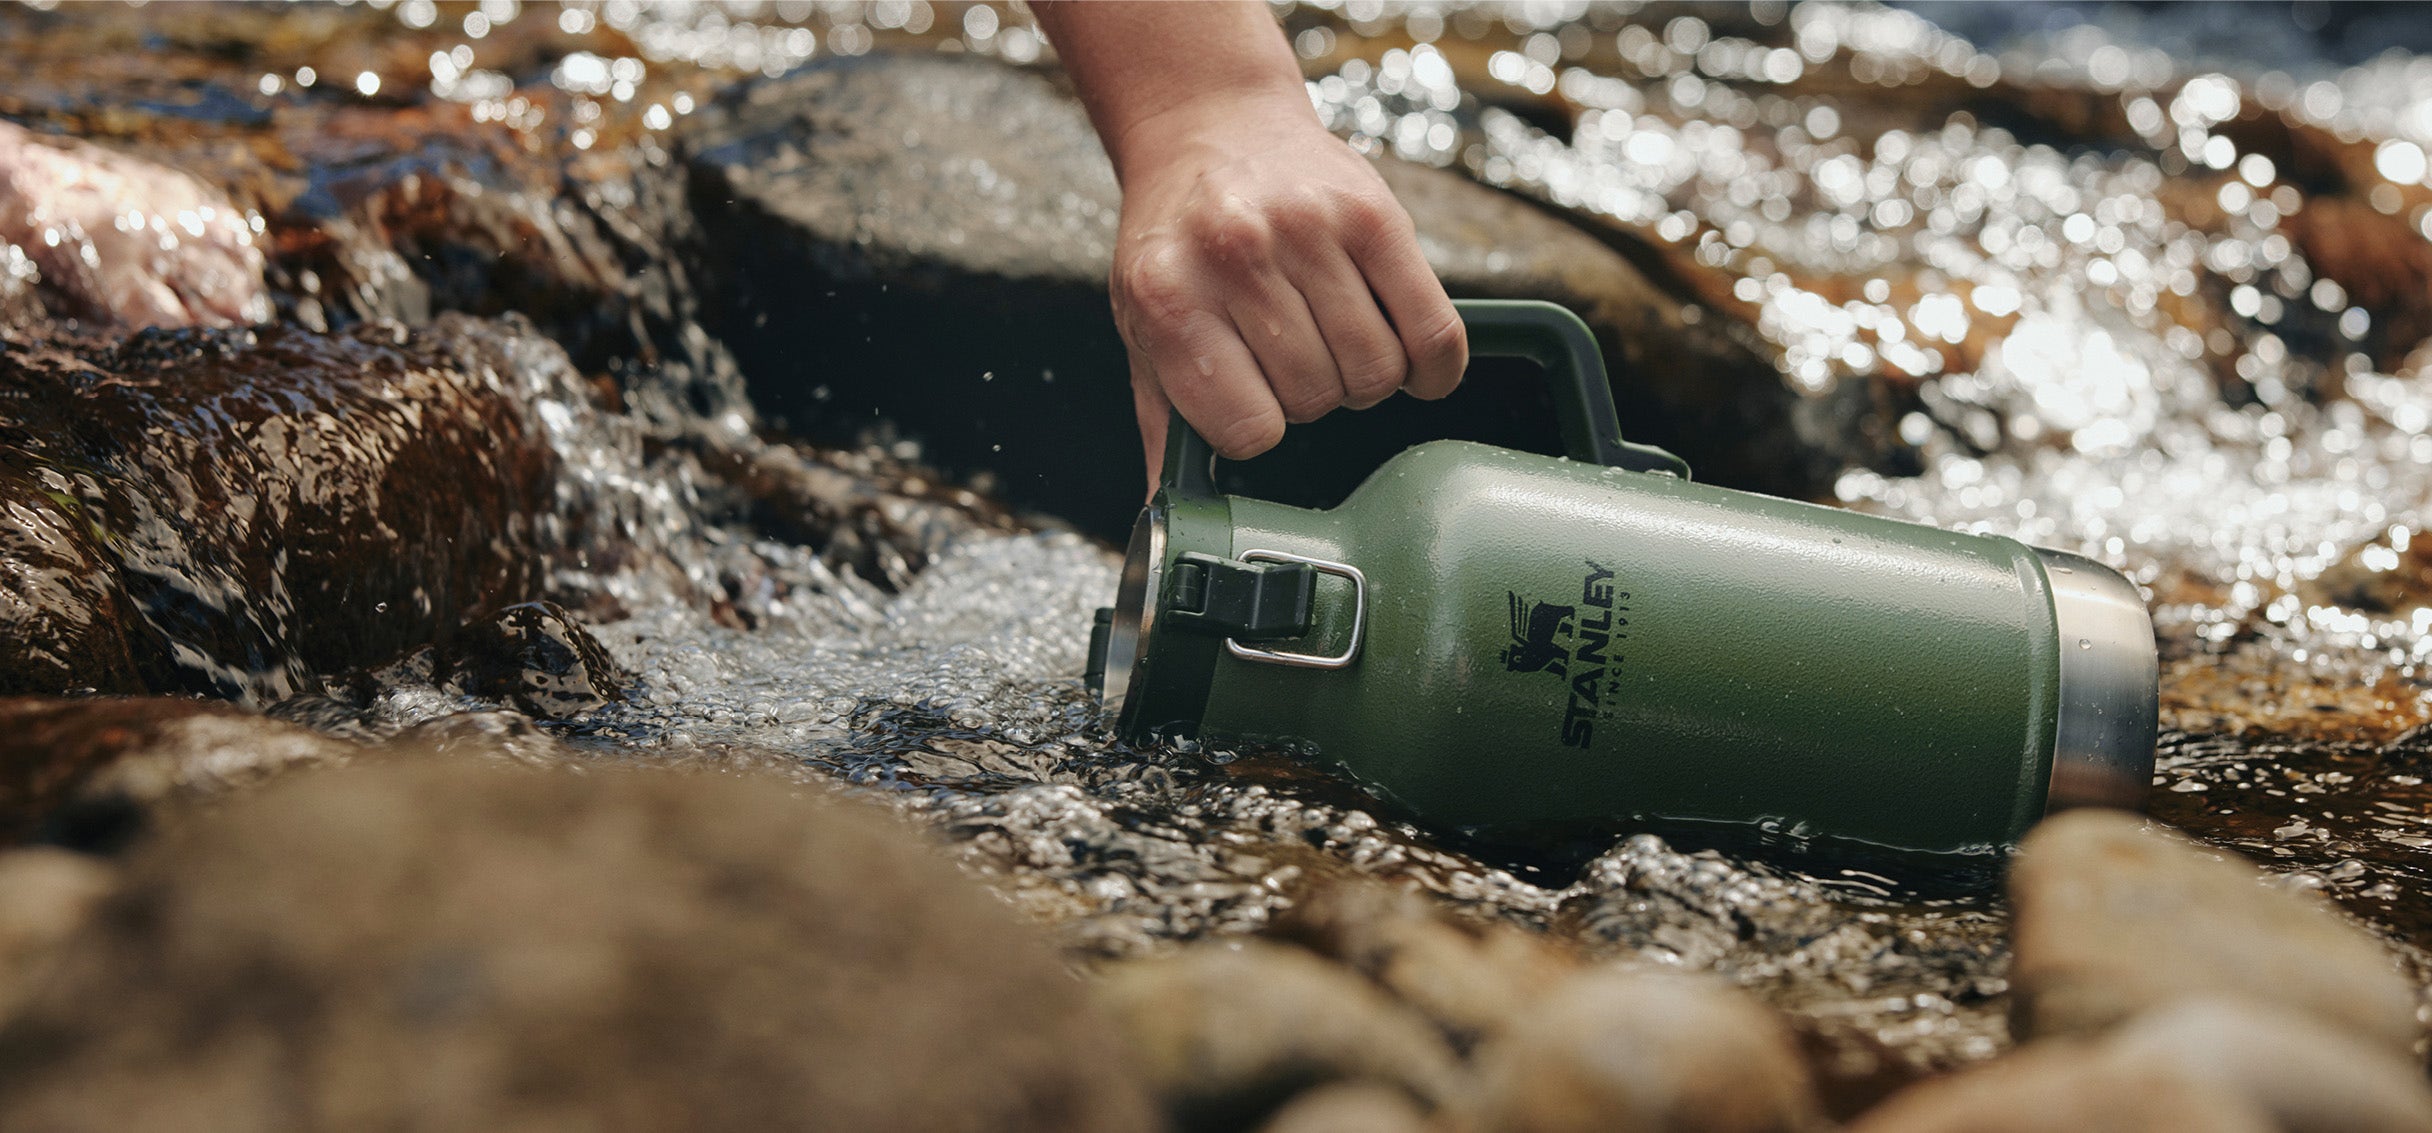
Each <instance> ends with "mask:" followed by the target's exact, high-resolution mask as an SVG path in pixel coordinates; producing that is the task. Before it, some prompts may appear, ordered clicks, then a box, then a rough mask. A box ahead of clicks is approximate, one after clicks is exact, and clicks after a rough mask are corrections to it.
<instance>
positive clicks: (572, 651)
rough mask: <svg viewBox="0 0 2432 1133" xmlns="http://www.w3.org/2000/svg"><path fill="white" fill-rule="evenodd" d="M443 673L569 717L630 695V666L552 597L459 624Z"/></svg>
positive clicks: (481, 692)
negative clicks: (626, 689)
mask: <svg viewBox="0 0 2432 1133" xmlns="http://www.w3.org/2000/svg"><path fill="white" fill-rule="evenodd" d="M440 669H441V677H442V679H443V680H448V681H452V682H453V683H454V684H455V685H456V686H457V687H459V688H461V689H463V690H464V691H465V692H468V693H471V694H473V695H475V696H485V697H490V698H493V699H497V700H508V701H512V702H514V704H515V705H516V706H517V707H519V708H522V709H523V710H524V711H526V712H529V713H531V714H533V715H534V716H540V717H545V718H547V719H551V720H565V719H570V718H572V717H575V716H579V715H582V714H583V713H585V712H589V711H591V710H593V709H595V708H600V707H602V706H604V705H607V704H608V703H610V702H611V701H617V700H623V699H624V698H625V687H626V686H627V685H629V684H631V683H632V681H633V676H632V674H630V673H628V672H626V671H625V670H624V668H623V667H622V666H620V665H618V664H617V663H616V658H614V657H611V656H609V655H608V650H607V649H606V648H605V647H603V646H602V645H601V644H600V643H599V639H598V638H595V637H593V636H591V631H589V630H586V629H584V628H583V627H582V625H581V623H579V622H577V621H575V620H574V615H573V614H571V613H568V612H567V611H566V608H565V607H563V606H560V605H558V604H557V603H555V602H518V603H516V604H515V605H512V606H508V607H506V608H505V609H502V610H499V611H498V612H496V613H494V614H490V615H488V616H485V617H480V618H476V619H474V620H472V621H469V622H466V623H465V624H464V625H463V626H462V627H460V628H458V629H457V631H456V634H455V636H454V637H452V638H450V639H449V640H448V642H447V648H446V649H445V650H443V651H442V653H441V660H440Z"/></svg>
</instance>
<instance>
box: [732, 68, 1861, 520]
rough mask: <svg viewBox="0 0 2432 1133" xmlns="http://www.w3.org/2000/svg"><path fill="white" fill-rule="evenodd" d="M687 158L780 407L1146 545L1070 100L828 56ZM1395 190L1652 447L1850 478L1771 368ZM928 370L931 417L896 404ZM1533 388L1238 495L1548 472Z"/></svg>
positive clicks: (1574, 232) (1555, 227)
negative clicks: (1517, 465)
mask: <svg viewBox="0 0 2432 1133" xmlns="http://www.w3.org/2000/svg"><path fill="white" fill-rule="evenodd" d="M686 144H687V146H688V147H689V151H690V158H689V160H690V168H691V176H692V200H693V204H694V208H695V209H696V210H697V211H698V212H699V214H700V218H701V224H702V227H703V231H704V234H705V239H706V243H707V248H708V253H707V254H708V256H709V259H710V261H711V262H713V263H716V264H719V265H722V266H724V267H726V268H728V269H729V270H721V271H715V272H709V273H705V276H706V277H707V278H709V279H712V280H715V281H716V282H717V284H718V285H719V286H720V287H722V288H723V289H724V290H725V294H724V295H723V296H721V297H720V299H719V300H718V301H713V302H709V303H706V304H704V311H705V312H706V313H707V314H706V316H705V317H706V318H707V320H708V324H709V329H710V330H711V331H712V332H713V333H715V334H717V335H718V336H719V337H721V338H723V339H725V340H726V341H727V342H729V343H730V344H732V345H733V346H734V348H735V350H736V353H737V356H738V357H739V358H740V359H741V361H742V363H743V366H744V370H745V372H746V373H748V374H750V375H751V377H752V380H753V383H754V390H753V392H754V395H755V397H756V398H757V399H758V400H759V401H760V402H761V404H762V405H763V406H764V407H766V408H767V409H769V410H770V411H771V412H773V413H777V414H781V415H783V416H785V417H786V418H787V420H788V421H789V423H790V424H791V425H792V426H793V427H794V428H796V429H797V430H800V431H804V432H806V433H807V434H808V435H810V436H812V437H813V438H815V439H818V440H821V441H823V442H827V443H849V442H851V441H852V440H853V439H854V438H855V436H856V435H857V434H858V433H859V432H861V431H863V430H865V429H868V428H870V427H871V426H873V425H875V424H876V423H877V420H878V418H879V417H881V416H883V417H884V418H886V419H887V420H889V421H891V422H893V423H894V424H896V425H899V426H900V427H901V428H902V430H903V431H904V432H905V433H906V434H907V435H909V436H911V437H914V438H917V439H918V440H920V441H921V442H922V443H923V445H924V446H925V448H924V451H925V453H926V456H927V458H928V459H930V460H932V461H933V462H935V463H937V464H939V465H941V466H942V467H944V468H945V469H946V471H948V472H949V473H952V474H958V475H970V474H973V473H976V472H979V471H981V470H988V471H990V472H991V473H992V474H993V475H995V476H996V477H997V479H998V483H999V484H1000V485H1001V487H1002V491H1003V492H1004V494H1005V496H1006V497H1007V498H1008V499H1009V500H1010V501H1012V502H1013V503H1015V504H1017V505H1021V506H1026V507H1034V508H1045V509H1048V510H1052V511H1054V512H1056V513H1057V514H1060V515H1063V516H1066V517H1069V518H1071V519H1072V520H1074V521H1075V522H1076V523H1078V524H1080V525H1082V526H1084V527H1087V528H1091V529H1095V530H1099V531H1102V532H1111V533H1116V534H1119V533H1120V531H1121V530H1122V529H1124V528H1127V527H1128V525H1129V523H1130V520H1131V516H1132V513H1133V511H1135V510H1136V509H1137V507H1138V503H1139V501H1138V494H1139V493H1138V468H1139V453H1138V446H1137V445H1136V443H1134V441H1133V439H1132V438H1133V437H1134V436H1135V435H1136V430H1135V427H1134V423H1133V420H1132V410H1131V400H1130V398H1129V396H1128V392H1127V390H1128V381H1129V369H1128V367H1127V365H1126V363H1125V361H1124V356H1123V352H1122V346H1121V343H1120V341H1119V340H1118V339H1117V338H1116V335H1115V330H1114V326H1113V323H1112V320H1111V319H1109V318H1108V316H1107V313H1106V312H1107V307H1106V302H1107V299H1106V275H1107V271H1108V266H1109V264H1110V263H1111V262H1112V257H1113V250H1114V237H1115V220H1116V216H1117V214H1118V212H1119V211H1120V207H1121V194H1120V191H1119V189H1118V187H1117V186H1116V184H1115V180H1114V176H1113V173H1112V171H1111V169H1110V168H1109V166H1108V164H1107V161H1106V158H1105V156H1104V154H1103V152H1102V151H1101V150H1100V148H1099V145H1098V141H1097V138H1096V135H1095V134H1093V133H1092V132H1091V130H1090V127H1089V123H1088V120H1087V118H1086V116H1085V115H1084V114H1083V113H1082V111H1081V108H1080V106H1079V105H1078V104H1077V103H1076V102H1074V101H1073V99H1072V98H1071V97H1070V96H1069V95H1068V94H1067V93H1065V92H1064V91H1063V90H1062V89H1061V88H1060V87H1059V85H1058V84H1057V82H1056V81H1055V80H1054V79H1051V78H1049V77H1047V76H1044V75H1040V74H1036V73H1032V72H1028V71H1024V70H1020V69H1016V68H1013V67H1009V66H1006V65H1004V64H1001V63H998V62H995V61H992V60H986V59H979V58H970V57H953V56H911V55H904V56H888V55H884V54H880V55H872V56H866V57H861V58H850V59H839V60H832V61H827V62H822V63H818V64H815V65H813V66H810V67H807V68H805V69H803V70H801V71H799V72H796V73H794V74H792V75H789V76H786V77H784V78H782V79H775V80H769V81H765V82H756V83H751V84H748V85H746V86H743V87H742V88H740V89H738V90H736V91H734V92H732V93H730V94H729V95H728V96H727V97H726V98H725V99H724V100H723V101H722V102H721V103H720V104H719V106H718V107H717V108H716V109H715V110H713V111H712V112H710V113H708V114H706V115H705V116H704V117H703V118H702V121H701V124H700V125H699V126H698V127H697V128H696V130H695V132H694V133H693V134H692V135H691V136H690V137H689V139H688V140H687V142H686ZM1381 167H1382V169H1383V172H1384V174H1385V177H1386V180H1387V182H1388V184H1390V185H1392V186H1393V188H1394V190H1395V192H1396V193H1397V194H1398V195H1399V196H1400V197H1401V199H1402V200H1403V202H1404V203H1405V205H1407V206H1408V207H1409V208H1410V209H1411V211H1412V214H1413V217H1414V219H1415V220H1416V221H1417V223H1418V229H1419V234H1420V240H1421V244H1422V246H1423V247H1424V248H1425V249H1426V251H1427V254H1428V257H1429V260H1430V262H1431V263H1432V264H1433V265H1434V266H1435V268H1436V270H1437V272H1438V273H1439V274H1440V275H1441V276H1442V277H1443V278H1444V281H1445V284H1446V286H1447V288H1448V289H1449V290H1451V291H1452V293H1453V294H1455V295H1466V296H1486V297H1531V298H1543V299H1550V300H1554V301H1556V302H1560V303H1563V304H1565V305H1566V306H1569V307H1571V308H1573V309H1574V310H1577V311H1578V312H1580V314H1582V315H1583V316H1585V317H1586V318H1587V319H1588V320H1589V322H1590V324H1591V325H1593V326H1594V327H1595V328H1596V331H1597V333H1598V337H1599V339H1600V340H1601V341H1602V343H1603V345H1604V348H1605V351H1606V354H1607V356H1608V357H1609V358H1610V359H1611V360H1612V364H1613V367H1614V370H1615V372H1616V375H1617V395H1618V397H1619V400H1620V401H1621V405H1622V417H1623V425H1624V428H1625V430H1626V431H1628V432H1629V433H1630V435H1631V436H1632V437H1633V439H1639V440H1648V441H1653V442H1656V443H1665V444H1673V445H1677V446H1679V449H1680V451H1681V452H1682V454H1683V455H1685V456H1687V457H1688V458H1689V459H1690V461H1691V462H1692V463H1694V464H1697V465H1698V467H1699V471H1700V474H1701V475H1703V476H1706V477H1709V478H1712V479H1717V480H1720V481H1723V482H1726V483H1735V484H1740V485H1743V486H1753V487H1762V488H1767V489H1771V490H1774V491H1777V492H1783V493H1787V494H1791V495H1805V494H1812V493H1814V492H1816V491H1818V490H1820V489H1821V488H1822V487H1824V486H1825V485H1827V484H1828V482H1829V477H1830V476H1831V475H1832V474H1833V473H1834V472H1836V471H1838V459H1839V455H1840V454H1838V453H1826V452H1822V451H1819V449H1818V448H1817V447H1816V446H1815V445H1813V444H1810V443H1807V442H1806V441H1805V440H1804V439H1803V437H1802V434H1801V433H1800V432H1799V430H1798V427H1797V423H1796V422H1795V421H1794V420H1793V418H1794V417H1795V416H1797V414H1798V413H1800V412H1803V411H1802V410H1801V409H1800V408H1799V405H1800V402H1799V399H1798V398H1797V397H1796V396H1795V395H1794V394H1793V393H1791V392H1790V391H1789V390H1788V389H1787V388H1786V387H1785V386H1784V385H1783V383H1782V381H1781V378H1780V376H1779V374H1778V373H1777V372H1776V370H1775V369H1774V367H1773V365H1772V364H1771V362H1770V361H1768V360H1767V359H1766V358H1764V357H1763V356H1762V355H1760V354H1759V353H1758V352H1757V351H1756V350H1754V349H1752V348H1750V347H1749V346H1747V345H1745V344H1744V343H1743V342H1741V341H1739V340H1738V339H1736V338H1734V337H1733V336H1732V334H1731V333H1730V332H1729V331H1728V330H1726V328H1725V327H1724V325H1723V320H1722V319H1720V318H1719V317H1717V318H1714V319H1700V318H1699V314H1698V313H1697V312H1693V311H1687V310H1685V309H1684V304H1683V302H1682V300H1680V299H1678V298H1675V297H1672V296H1668V295H1666V294H1665V293H1663V292H1661V291H1660V290H1658V289H1657V288H1656V287H1655V286H1653V285H1652V284H1650V283H1649V282H1648V281H1647V279H1646V278H1645V277H1644V276H1642V275H1640V274H1639V272H1638V270H1637V269H1636V268H1634V267H1632V266H1631V265H1630V263H1629V262H1628V261H1627V260H1625V259H1623V258H1622V257H1621V256H1620V255H1619V254H1617V253H1615V252H1614V251H1612V250H1611V249H1609V248H1607V247H1606V246H1604V245H1603V244H1601V243H1598V242H1597V241H1596V240H1595V239H1594V238H1592V237H1590V236H1588V235H1586V234H1584V233H1582V232H1581V231H1580V230H1579V229H1577V228H1575V227H1573V226H1572V225H1570V224H1569V223H1567V222H1565V221H1563V220H1560V219H1558V218H1556V217H1555V216H1553V215H1551V214H1550V213H1548V212H1545V211H1543V210H1541V209H1539V208H1538V207H1537V206H1534V205H1531V204H1529V203H1527V202H1525V201H1523V200H1521V199H1519V198H1517V197H1513V196H1510V195H1507V194H1504V193H1501V192H1498V191H1496V190H1492V189H1488V188H1485V187H1483V186H1480V185H1478V184H1476V183H1474V182H1471V181H1469V180H1468V179H1466V178H1464V177H1462V176H1461V175H1459V174H1457V173H1452V172H1448V171H1443V170H1436V169H1431V168H1426V167H1420V166H1413V165H1407V164H1403V163H1397V162H1393V161H1386V162H1382V163H1381ZM911 374H917V375H921V376H922V379H923V381H924V382H926V383H929V386H928V388H930V389H931V390H932V391H933V393H932V395H931V396H929V397H925V398H917V399H907V398H904V397H903V396H902V395H901V391H902V388H903V387H902V382H903V381H904V380H905V379H906V375H911ZM1541 385H1542V383H1540V382H1539V381H1538V380H1537V379H1536V378H1535V376H1534V375H1533V373H1531V372H1529V371H1527V370H1526V369H1523V368H1519V367H1517V366H1514V365H1508V364H1507V365H1506V366H1502V367H1496V366H1489V367H1485V368H1483V369H1481V370H1480V371H1479V372H1478V373H1477V375H1476V376H1475V378H1474V379H1473V381H1471V382H1470V383H1468V387H1467V388H1466V389H1465V390H1464V392H1462V393H1459V394H1456V395H1454V398H1453V400H1452V402H1451V403H1450V407H1442V408H1439V407H1429V406H1425V405H1421V404H1418V403H1414V402H1411V401H1409V400H1408V399H1396V400H1394V401H1389V402H1387V403H1386V404H1385V405H1383V406H1380V407H1378V408H1376V409H1373V410H1370V411H1368V412H1366V413H1363V414H1358V415H1338V416H1336V417H1329V418H1328V419H1326V420H1325V421H1322V422H1319V423H1317V424H1315V425H1312V426H1304V427H1301V428H1296V429H1294V430H1293V431H1292V432H1291V434H1290V435H1289V436H1287V437H1286V439H1285V442H1284V446H1283V447H1282V448H1280V449H1279V450H1278V451H1277V454H1276V455H1275V456H1274V457H1273V458H1271V459H1268V460H1265V461H1262V462H1257V463H1254V464H1253V465H1251V466H1250V467H1248V468H1246V469H1241V470H1229V471H1228V473H1227V474H1228V475H1234V476H1240V477H1244V478H1246V479H1244V480H1243V482H1242V483H1243V490H1246V491H1252V492H1254V493H1258V494H1262V495H1266V496H1267V497H1268V498H1274V499H1279V500H1283V501H1285V502H1304V503H1331V502H1333V500H1335V499H1339V498H1340V497H1341V496H1342V495H1343V494H1345V493H1346V492H1348V490H1349V489H1350V488H1351V487H1352V486H1353V485H1355V484H1356V483H1358V481H1359V480H1360V479H1361V478H1363V477H1364V476H1365V475H1366V474H1367V473H1368V472H1369V471H1370V470H1371V469H1373V468H1374V467H1375V466H1376V464H1378V463H1380V462H1381V461H1382V460H1383V459H1384V457H1386V456H1388V455H1390V454H1391V453H1394V452H1398V451H1400V450H1401V449H1402V448H1404V447H1407V446H1408V445H1410V444H1412V443H1415V442H1416V441H1418V440H1422V439H1428V438H1432V437H1436V436H1465V437H1469V438H1470V439H1476V440H1487V441H1494V442H1496V443H1504V444H1510V445H1514V446H1518V447H1526V448H1536V449H1540V450H1544V449H1548V448H1550V447H1552V446H1553V445H1554V444H1555V443H1556V441H1555V436H1556V434H1555V432H1554V429H1553V426H1552V416H1551V409H1550V402H1548V401H1547V400H1546V398H1545V395H1544V394H1543V392H1542V389H1541ZM1827 432H1829V431H1819V432H1818V435H1819V436H1823V435H1826V433H1827Z"/></svg>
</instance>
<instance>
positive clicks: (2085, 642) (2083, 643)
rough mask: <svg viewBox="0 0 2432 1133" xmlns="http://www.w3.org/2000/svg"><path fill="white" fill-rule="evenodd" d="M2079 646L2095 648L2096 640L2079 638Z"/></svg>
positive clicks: (2081, 647)
mask: <svg viewBox="0 0 2432 1133" xmlns="http://www.w3.org/2000/svg"><path fill="white" fill-rule="evenodd" d="M2077 647H2078V648H2080V649H2092V648H2094V642H2092V641H2089V640H2087V639H2086V638H2082V637H2081V638H2078V639H2077Z"/></svg>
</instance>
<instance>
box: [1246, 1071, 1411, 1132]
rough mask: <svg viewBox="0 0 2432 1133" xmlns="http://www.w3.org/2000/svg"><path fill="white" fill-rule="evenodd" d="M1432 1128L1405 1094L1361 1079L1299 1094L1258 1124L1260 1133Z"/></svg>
mask: <svg viewBox="0 0 2432 1133" xmlns="http://www.w3.org/2000/svg"><path fill="white" fill-rule="evenodd" d="M1432 1128H1434V1126H1431V1125H1429V1124H1428V1122H1427V1114H1426V1113H1425V1112H1423V1111H1421V1110H1420V1109H1419V1107H1418V1106H1417V1105H1416V1104H1414V1103H1413V1102H1412V1101H1411V1100H1410V1096H1409V1095H1408V1094H1405V1093H1403V1092H1401V1091H1400V1090H1396V1089H1394V1088H1392V1087H1391V1086H1379V1085H1375V1084H1372V1083H1364V1082H1362V1083H1348V1084H1344V1085H1335V1086H1320V1087H1318V1088H1317V1089H1314V1090H1311V1091H1309V1092H1308V1093H1305V1094H1302V1095H1301V1096H1299V1097H1297V1098H1294V1099H1292V1101H1291V1103H1290V1104H1288V1105H1286V1106H1284V1107H1283V1108H1282V1109H1280V1110H1278V1111H1276V1114H1275V1118H1274V1120H1272V1121H1269V1122H1267V1123H1266V1124H1265V1125H1262V1126H1259V1133H1427V1131H1428V1130H1430V1129H1432Z"/></svg>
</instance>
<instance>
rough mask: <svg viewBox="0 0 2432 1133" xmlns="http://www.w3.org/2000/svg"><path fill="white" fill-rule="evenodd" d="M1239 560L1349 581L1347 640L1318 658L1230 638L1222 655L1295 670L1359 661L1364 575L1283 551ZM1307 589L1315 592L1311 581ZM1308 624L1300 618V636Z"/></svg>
mask: <svg viewBox="0 0 2432 1133" xmlns="http://www.w3.org/2000/svg"><path fill="white" fill-rule="evenodd" d="M1241 561H1243V562H1245V563H1247V562H1271V563H1291V564H1295V565H1298V566H1301V567H1304V568H1307V570H1308V571H1316V572H1319V573H1321V574H1331V575H1334V576H1336V577H1338V578H1344V579H1348V580H1350V582H1351V640H1350V641H1349V642H1348V643H1347V644H1345V645H1344V646H1343V651H1342V652H1340V653H1337V654H1334V655H1333V656H1330V657H1323V656H1318V655H1316V654H1311V653H1287V652H1284V651H1282V650H1278V649H1259V648H1256V647H1253V646H1248V645H1243V644H1242V643H1241V642H1239V641H1237V640H1234V639H1233V638H1230V637H1228V638H1226V639H1225V641H1224V647H1225V651H1226V652H1229V653H1231V654H1232V655H1233V656H1235V657H1239V658H1241V659H1242V660H1244V661H1265V662H1267V663H1268V664H1272V665H1290V666H1292V667H1293V668H1296V669H1342V668H1348V667H1350V665H1351V663H1352V662H1353V661H1356V660H1358V659H1359V655H1360V642H1361V640H1362V638H1363V637H1365V635H1366V633H1367V628H1368V576H1367V575H1364V574H1361V573H1360V571H1359V568H1358V567H1355V566H1352V565H1351V564H1349V563H1337V562H1328V561H1327V560H1325V559H1313V558H1309V557H1308V556H1306V555H1294V554H1289V553H1286V552H1283V551H1267V550H1250V551H1243V552H1242V553H1241ZM1301 573H1302V574H1303V576H1304V577H1306V576H1307V572H1306V571H1303V572H1301ZM1310 589H1311V590H1313V591H1314V590H1315V589H1316V587H1315V580H1314V579H1312V580H1311V586H1310ZM1304 609H1305V607H1304ZM1309 625H1310V620H1309V619H1307V618H1306V616H1305V615H1304V620H1303V621H1302V622H1301V631H1302V632H1304V633H1305V632H1307V631H1308V627H1309Z"/></svg>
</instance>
